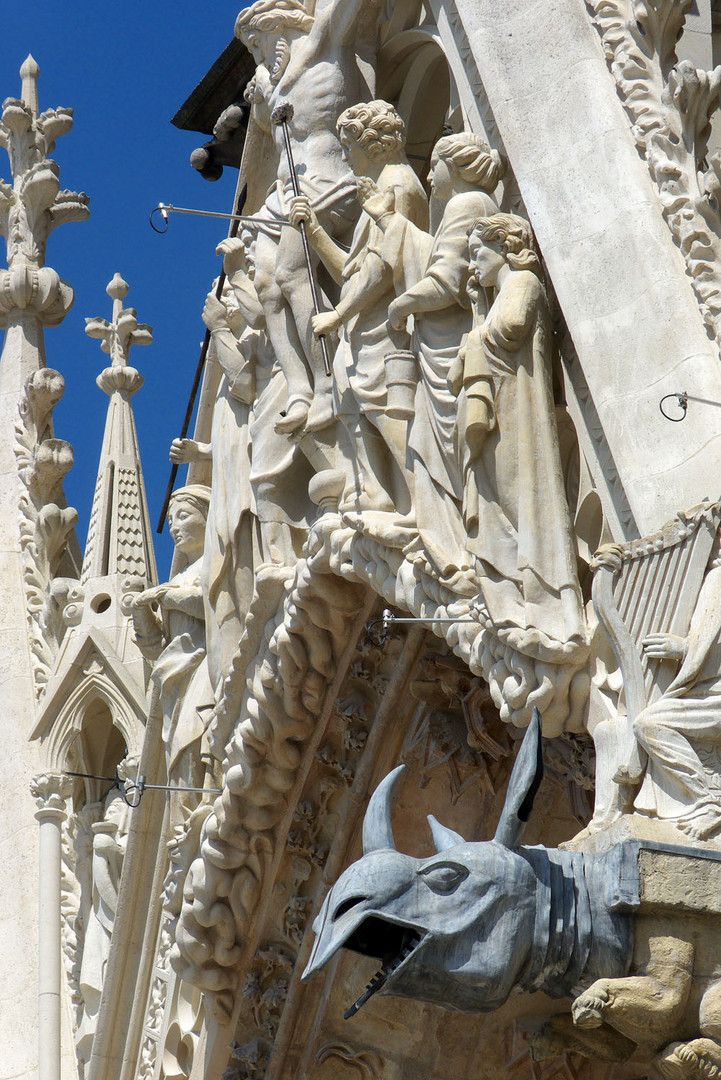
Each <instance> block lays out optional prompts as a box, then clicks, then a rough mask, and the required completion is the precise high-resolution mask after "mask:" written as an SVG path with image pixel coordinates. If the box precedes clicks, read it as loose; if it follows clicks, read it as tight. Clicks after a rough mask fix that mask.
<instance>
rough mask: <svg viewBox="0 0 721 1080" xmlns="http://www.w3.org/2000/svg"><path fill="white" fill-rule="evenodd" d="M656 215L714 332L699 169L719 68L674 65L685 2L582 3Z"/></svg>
mask: <svg viewBox="0 0 721 1080" xmlns="http://www.w3.org/2000/svg"><path fill="white" fill-rule="evenodd" d="M586 3H587V6H588V7H589V9H590V11H591V12H592V14H593V18H594V22H595V24H596V27H597V29H598V31H599V33H600V35H601V40H602V43H603V48H604V52H605V55H606V60H607V62H608V64H609V67H610V69H611V72H612V74H613V76H614V79H615V80H616V87H617V90H618V94H619V96H620V98H621V100H622V102H623V105H624V107H625V109H626V112H627V113H628V116H629V119H630V121H631V127H632V131H633V134H634V138H635V140H636V145H637V147H638V150H639V153H641V155H642V156H644V157H645V158H646V161H647V163H648V167H649V172H650V174H651V178H652V180H653V181H654V183H655V184H656V187H657V189H658V193H659V198H660V201H661V206H662V210H663V215H664V217H665V219H666V222H667V224H668V226H669V228H670V230H671V233H672V235H673V237H674V240H675V241H676V243H677V244H678V246H679V248H680V249H681V252H682V253H683V256H684V259H685V261H686V269H687V272H688V274H689V277H690V278H691V281H692V283H693V287H694V290H695V292H696V295H697V299H698V302H699V308H700V310H701V314H702V316H703V318H704V321H705V323H706V324H707V326H708V327H709V329H711V330H712V331H713V332H714V333H715V335H716V337H717V338H719V337H720V336H721V215H720V214H719V202H718V199H717V198H716V191H717V190H718V184H717V174H716V170H715V167H714V165H713V164H712V166H711V168H710V169H709V170H708V172H707V173H706V174H702V175H699V170H700V169H703V167H704V164H705V162H704V157H705V153H706V147H707V141H708V136H709V131H710V125H709V118H710V115H711V113H712V112H713V111H714V109H715V108H716V106H717V104H718V99H719V89H720V86H719V83H720V76H719V71H718V68H717V69H714V71H711V72H704V71H698V70H697V69H696V68H695V67H694V66H693V65H692V64H690V63H689V62H688V61H683V62H681V63H678V62H677V56H676V44H677V42H678V39H679V37H680V35H681V32H682V30H683V26H684V22H685V19H686V15H687V13H688V12H689V11H690V10H691V8H692V6H693V4H692V0H586Z"/></svg>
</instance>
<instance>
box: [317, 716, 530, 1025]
mask: <svg viewBox="0 0 721 1080" xmlns="http://www.w3.org/2000/svg"><path fill="white" fill-rule="evenodd" d="M402 770H403V766H399V767H398V768H397V769H395V770H394V771H393V772H392V773H390V774H389V775H388V776H387V777H386V778H385V780H383V781H382V782H381V784H380V785H379V786H378V788H377V789H376V791H375V793H374V794H373V796H372V798H371V800H370V803H369V804H368V810H367V813H366V817H365V821H364V824H363V852H364V854H363V857H362V858H361V859H359V860H358V862H356V863H354V864H353V865H352V866H350V867H349V868H348V869H347V870H346V871H345V872H344V873H343V874H342V875H341V877H340V878H339V879H338V881H337V882H336V884H335V885H334V886H333V888H332V889H331V891H330V893H329V894H328V896H327V897H326V900H325V903H324V905H323V908H322V910H321V912H320V914H319V915H318V918H317V919H316V921H315V923H314V924H313V930H314V931H315V934H316V942H315V946H314V949H313V953H312V955H311V958H310V961H309V963H308V966H307V968H306V970H305V972H304V973H303V979H304V980H307V979H309V978H310V977H311V976H312V975H314V974H315V973H316V972H317V971H318V970H320V968H322V967H323V966H324V964H326V963H327V962H328V961H329V960H330V958H331V957H332V956H334V955H335V953H336V952H338V950H339V949H341V948H346V949H351V950H353V951H354V952H357V953H361V954H363V955H364V956H373V957H377V958H378V959H379V960H380V961H381V962H382V967H381V970H380V971H379V972H378V974H377V975H376V976H375V977H374V979H373V980H372V981H371V982H370V983H369V985H368V987H367V989H366V991H365V993H364V994H362V995H361V996H360V997H359V998H358V1000H357V1001H356V1002H355V1004H354V1005H352V1006H351V1008H350V1009H349V1010H348V1011H347V1013H346V1017H349V1016H352V1015H353V1014H354V1013H355V1012H357V1011H358V1009H359V1008H360V1007H361V1005H362V1004H364V1003H365V1001H367V1000H368V998H370V997H371V996H372V995H373V994H375V993H377V992H378V991H380V990H382V991H383V992H386V993H389V994H394V995H397V996H400V997H411V998H416V999H420V1000H421V1001H430V1002H434V1003H435V1004H440V1005H444V1006H446V1007H447V1008H452V1009H458V1010H461V1011H464V1012H488V1011H490V1010H492V1009H496V1008H498V1007H499V1006H500V1005H502V1004H503V1002H504V1001H505V1000H506V998H507V997H508V995H509V993H510V992H511V989H512V988H513V987H514V986H515V985H516V984H517V983H518V982H519V979H520V978H521V977H522V973H523V971H524V969H525V968H526V966H527V962H528V956H529V952H530V948H531V943H532V939H533V930H534V919H535V906H536V877H535V874H534V871H533V869H532V867H531V865H530V864H529V861H528V860H527V859H526V858H524V854H523V849H520V850H518V849H517V845H518V843H519V841H520V838H521V834H522V831H523V827H524V824H525V822H526V821H527V819H528V815H529V813H530V810H531V807H532V805H533V799H534V796H535V794H536V791H537V789H538V785H539V784H540V782H541V777H542V773H543V764H542V758H541V718H540V714H539V713H538V710H537V709H534V710H533V719H532V720H531V723H530V725H529V728H528V730H527V732H526V735H525V737H524V740H523V744H522V746H521V749H520V751H519V754H518V757H517V759H516V763H515V765H514V768H513V772H512V774H511V779H510V781H509V785H508V793H507V796H506V802H505V805H504V808H503V812H502V814H501V820H500V822H499V824H498V828H497V830H496V834H495V836H494V838H493V840H491V841H489V842H484V843H469V842H467V841H466V840H464V839H463V837H462V836H460V835H459V834H458V833H455V832H453V831H452V830H450V829H447V828H445V827H444V826H443V825H441V824H439V822H437V821H436V820H435V818H433V817H429V818H428V820H429V822H430V826H431V831H432V833H433V839H434V842H435V847H436V854H435V855H433V856H431V857H430V858H428V859H417V858H413V857H412V856H410V855H404V854H403V853H401V852H399V851H398V850H397V849H396V847H395V843H394V840H393V830H392V827H391V797H392V793H393V788H394V786H395V783H396V781H397V780H398V777H399V776H400V773H401V772H402Z"/></svg>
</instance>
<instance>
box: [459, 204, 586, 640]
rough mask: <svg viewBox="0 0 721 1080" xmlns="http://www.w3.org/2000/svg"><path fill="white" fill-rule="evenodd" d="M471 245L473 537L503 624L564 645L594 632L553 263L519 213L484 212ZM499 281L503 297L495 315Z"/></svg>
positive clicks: (468, 437) (468, 413)
mask: <svg viewBox="0 0 721 1080" xmlns="http://www.w3.org/2000/svg"><path fill="white" fill-rule="evenodd" d="M469 250H470V267H471V278H470V281H469V293H470V295H471V296H472V297H473V300H474V305H475V306H476V308H477V312H478V325H477V326H476V327H475V328H474V329H473V330H472V331H471V333H470V334H469V336H468V340H467V342H466V345H465V349H464V360H463V375H462V390H461V393H460V397H459V401H458V449H459V454H460V466H461V470H462V476H463V511H464V513H463V517H464V523H465V530H466V543H467V546H468V550H469V551H471V552H473V554H474V555H475V557H476V568H477V571H478V575H479V578H480V581H481V590H482V595H483V601H484V604H485V606H486V608H487V610H488V613H489V615H490V618H491V624H492V626H493V627H497V628H504V629H509V628H512V627H515V628H517V629H518V630H519V631H520V633H519V634H518V635H517V640H516V642H515V644H516V647H517V648H519V649H520V651H531V652H532V653H533V652H534V651H535V649H534V644H535V642H534V640H533V639H536V640H537V641H542V642H543V643H544V644H545V645H546V647H547V649H548V650H549V651H552V649H553V644H552V643H553V642H554V641H555V642H558V643H561V644H563V643H566V642H569V641H572V640H574V639H575V640H576V641H577V642H579V643H581V642H583V640H584V617H583V607H582V601H581V590H580V587H579V584H578V576H577V570H576V554H575V551H574V547H573V540H572V535H571V520H570V515H569V512H568V504H567V501H566V492H565V485H564V478H563V473H562V469H561V458H560V453H559V449H558V430H557V427H556V418H555V412H554V401H553V387H552V376H551V364H552V360H553V334H552V329H551V320H550V313H549V308H548V300H547V296H546V289H545V285H544V280H543V270H542V268H541V262H540V259H539V257H538V255H537V254H536V252H535V250H534V245H533V236H532V233H531V228H530V225H529V224H528V222H526V221H524V220H523V218H519V217H517V216H515V215H513V214H496V215H494V216H493V217H490V218H482V219H480V220H479V221H477V222H476V223H475V225H474V226H473V231H472V232H471V235H470V238H469ZM487 289H493V290H494V291H495V298H494V300H493V304H492V306H491V309H490V311H488V313H487V315H486V316H485V318H484V312H485V310H486V290H487ZM478 309H480V310H478ZM459 375H460V372H459ZM458 382H459V383H460V378H459V380H458ZM457 385H458V384H457ZM458 388H459V389H460V386H458Z"/></svg>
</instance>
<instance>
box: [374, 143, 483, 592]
mask: <svg viewBox="0 0 721 1080" xmlns="http://www.w3.org/2000/svg"><path fill="white" fill-rule="evenodd" d="M504 171H505V163H504V162H503V160H502V158H501V157H500V155H499V154H498V152H497V151H495V150H491V149H490V148H489V146H488V145H487V144H486V143H485V142H484V141H483V139H481V138H479V136H477V135H473V134H470V133H467V132H463V133H461V134H459V135H448V136H444V137H443V138H442V139H440V140H439V141H438V143H436V146H435V148H434V150H433V156H432V158H431V171H430V175H429V180H430V182H431V219H432V218H433V211H434V206H435V205H438V204H439V203H441V204H445V208H444V210H443V216H442V218H441V221H440V223H439V225H438V229H437V231H436V233H435V235H430V234H429V233H426V232H423V231H422V230H421V229H418V228H416V227H415V226H414V225H413V224H412V223H411V222H409V221H408V220H407V219H406V218H404V217H403V215H402V214H400V213H398V212H397V211H396V209H395V206H394V205H393V201H392V196H390V195H384V194H383V193H382V192H380V191H379V190H378V187H377V186H376V185H374V184H372V183H370V182H369V181H364V182H360V183H359V193H360V197H361V202H362V203H363V206H364V209H365V210H366V212H367V213H368V214H370V216H371V217H374V218H375V219H376V221H377V222H378V225H379V227H380V228H381V229H382V230H383V231H384V233H385V242H384V246H383V255H384V258H385V259H386V260H387V261H388V263H389V264H390V265H392V266H393V267H394V275H395V289H396V293H397V295H396V298H395V299H394V300H393V302H392V303H391V305H390V307H389V308H388V322H389V325H390V327H391V329H392V330H399V329H402V328H403V327H405V325H406V320H407V319H408V317H409V316H411V315H412V316H413V320H414V335H413V346H412V347H413V348H414V350H416V351H417V355H418V367H419V380H418V389H417V392H416V397H415V405H414V416H413V419H412V421H411V424H410V430H409V434H408V449H409V457H410V461H411V463H412V468H413V485H414V493H415V507H414V515H409V516H408V518H407V519H405V520H403V521H400V522H396V523H395V525H394V526H393V527H390V526H388V525H386V526H384V525H383V524H382V523H381V522H378V521H374V522H371V521H369V522H368V523H367V525H368V526H369V527H368V531H370V532H376V533H377V534H378V535H379V537H380V538H382V539H384V540H385V541H386V542H388V543H392V544H394V545H395V546H406V553H407V554H415V552H414V548H415V547H417V548H419V552H418V554H419V555H420V557H421V558H422V559H423V560H425V561H426V562H428V563H430V565H431V567H432V568H433V569H434V570H435V572H436V573H437V574H438V575H439V576H440V577H441V578H445V579H447V580H448V581H449V582H450V583H452V582H453V579H454V578H455V579H458V577H459V572H460V574H461V575H462V574H463V573H464V572H466V571H467V570H468V569H469V568H470V566H471V560H470V557H469V555H468V553H467V551H466V545H465V530H464V527H463V520H462V516H461V504H462V499H463V485H462V480H461V473H460V469H459V467H458V453H457V447H456V423H457V403H456V398H455V395H454V394H453V393H452V392H451V390H450V389H449V387H448V373H449V370H450V367H451V364H452V363H453V361H454V359H455V358H456V357H457V355H458V350H459V347H460V345H461V342H462V340H463V337H464V335H465V334H467V333H468V331H469V330H470V329H471V322H472V317H471V305H470V302H469V299H468V293H467V291H466V285H467V282H468V230H469V228H470V226H471V225H472V223H473V222H474V221H475V220H476V219H477V218H478V217H480V216H483V215H488V214H493V213H495V212H496V211H497V210H498V205H497V203H496V202H495V201H494V199H493V197H492V195H493V192H494V191H495V189H496V187H497V186H498V184H499V182H500V180H501V179H502V177H503V174H504ZM364 516H365V515H364ZM474 591H475V590H474V589H473V587H472V586H471V588H470V592H471V593H473V592H474Z"/></svg>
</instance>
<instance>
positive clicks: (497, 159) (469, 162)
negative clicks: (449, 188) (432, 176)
mask: <svg viewBox="0 0 721 1080" xmlns="http://www.w3.org/2000/svg"><path fill="white" fill-rule="evenodd" d="M438 159H440V160H441V161H445V162H446V163H447V164H448V165H449V166H450V168H451V169H452V170H453V171H454V172H456V173H457V174H458V175H459V176H460V177H461V179H462V180H465V181H466V182H467V183H469V184H475V185H477V186H478V187H479V188H480V189H481V191H486V192H488V193H489V194H490V192H492V191H494V190H495V189H496V187H497V186H498V183H499V181H501V180H502V179H503V177H504V176H505V174H506V162H505V159H504V158H502V157H501V155H500V154H499V153H498V151H497V150H491V148H490V146H489V145H488V143H487V142H485V141H484V140H483V139H482V138H481V137H480V135H473V134H471V132H469V131H462V132H460V133H459V134H458V135H444V136H443V138H441V139H439V140H438V142H437V143H436V145H435V146H434V147H433V157H432V162H435V161H437V160H438Z"/></svg>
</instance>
